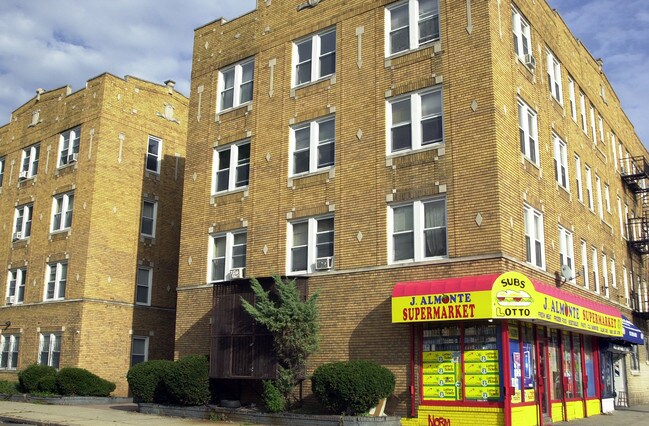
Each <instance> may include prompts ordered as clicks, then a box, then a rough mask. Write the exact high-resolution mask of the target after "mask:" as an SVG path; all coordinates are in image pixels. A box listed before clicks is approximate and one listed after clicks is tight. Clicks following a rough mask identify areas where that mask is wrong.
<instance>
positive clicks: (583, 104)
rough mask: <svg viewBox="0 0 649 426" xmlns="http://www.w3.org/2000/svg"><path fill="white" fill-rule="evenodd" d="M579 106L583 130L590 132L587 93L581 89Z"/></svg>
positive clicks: (586, 132)
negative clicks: (587, 118) (587, 114)
mask: <svg viewBox="0 0 649 426" xmlns="http://www.w3.org/2000/svg"><path fill="white" fill-rule="evenodd" d="M579 106H580V111H581V130H583V131H584V133H585V134H588V122H587V120H586V95H584V92H582V91H579Z"/></svg>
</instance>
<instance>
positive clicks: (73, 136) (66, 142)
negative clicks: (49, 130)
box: [57, 126, 81, 168]
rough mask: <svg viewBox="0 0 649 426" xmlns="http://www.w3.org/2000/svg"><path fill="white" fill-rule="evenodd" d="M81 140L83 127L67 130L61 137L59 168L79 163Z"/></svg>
mask: <svg viewBox="0 0 649 426" xmlns="http://www.w3.org/2000/svg"><path fill="white" fill-rule="evenodd" d="M80 139H81V126H77V127H75V128H73V129H70V130H66V131H65V132H63V133H61V134H60V135H59V152H58V157H59V158H58V162H57V164H58V165H59V166H58V167H59V168H61V167H65V166H67V165H68V164H71V163H74V162H75V161H77V158H76V157H75V154H76V156H78V155H79V141H80Z"/></svg>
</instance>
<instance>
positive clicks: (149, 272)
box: [135, 266, 153, 306]
mask: <svg viewBox="0 0 649 426" xmlns="http://www.w3.org/2000/svg"><path fill="white" fill-rule="evenodd" d="M140 272H145V273H146V279H145V281H144V282H142V280H141V279H140ZM152 288H153V268H149V267H146V266H138V268H137V271H136V273H135V304H136V305H143V306H150V305H151V289H152ZM140 289H144V294H145V296H146V297H145V299H146V300H140Z"/></svg>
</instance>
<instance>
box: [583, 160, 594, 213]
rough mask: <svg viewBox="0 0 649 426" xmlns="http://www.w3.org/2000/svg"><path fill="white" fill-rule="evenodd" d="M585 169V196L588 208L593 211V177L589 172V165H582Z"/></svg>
mask: <svg viewBox="0 0 649 426" xmlns="http://www.w3.org/2000/svg"><path fill="white" fill-rule="evenodd" d="M584 170H585V171H586V198H587V200H588V208H589V209H590V210H591V211H595V204H594V203H593V178H592V174H591V172H590V167H588V166H584Z"/></svg>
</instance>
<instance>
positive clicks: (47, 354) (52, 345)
mask: <svg viewBox="0 0 649 426" xmlns="http://www.w3.org/2000/svg"><path fill="white" fill-rule="evenodd" d="M38 352H39V356H38V363H39V364H40V365H49V366H50V367H54V368H59V364H60V362H61V335H60V334H58V333H41V335H40V345H39V351H38Z"/></svg>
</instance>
